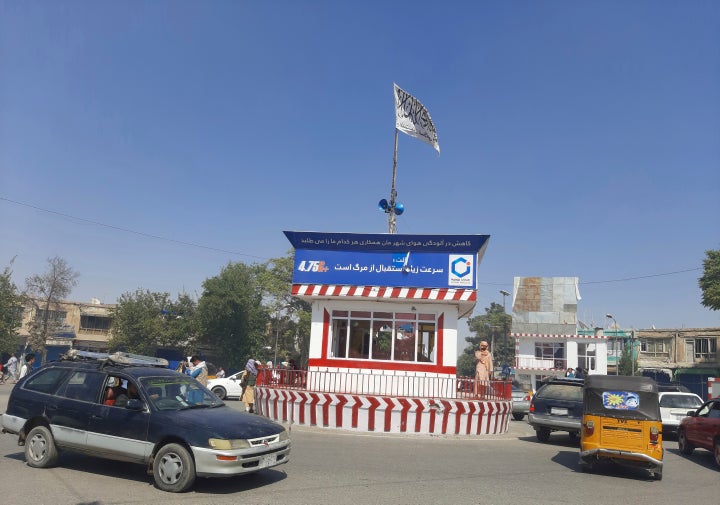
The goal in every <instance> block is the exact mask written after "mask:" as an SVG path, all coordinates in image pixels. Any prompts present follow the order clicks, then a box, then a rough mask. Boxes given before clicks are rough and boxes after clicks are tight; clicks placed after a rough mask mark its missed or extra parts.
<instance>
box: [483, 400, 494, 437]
mask: <svg viewBox="0 0 720 505" xmlns="http://www.w3.org/2000/svg"><path fill="white" fill-rule="evenodd" d="M486 405H487V407H488V424H487V427H486V428H485V433H486V434H488V433H490V421H492V419H493V413H494V412H495V410H494V409H493V404H492V402H487V403H486Z"/></svg>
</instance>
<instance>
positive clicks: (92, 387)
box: [45, 370, 105, 450]
mask: <svg viewBox="0 0 720 505" xmlns="http://www.w3.org/2000/svg"><path fill="white" fill-rule="evenodd" d="M104 380H105V374H104V373H101V372H97V371H93V370H74V371H73V372H72V373H71V374H70V375H69V377H68V379H67V381H66V382H65V383H64V384H63V385H62V386H61V387H60V388H59V389H58V391H57V394H56V395H55V396H53V397H52V399H50V400H49V401H48V403H47V405H46V407H45V413H46V415H47V418H48V420H49V421H50V428H51V430H52V433H53V437H54V438H55V441H56V442H57V444H58V445H59V446H60V447H66V448H72V449H77V450H85V444H86V443H87V429H88V424H89V422H90V416H91V415H92V410H93V405H94V404H95V403H96V402H97V401H98V398H99V397H100V390H101V387H102V385H103V384H104Z"/></svg>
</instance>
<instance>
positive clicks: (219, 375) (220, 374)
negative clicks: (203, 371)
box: [215, 366, 225, 379]
mask: <svg viewBox="0 0 720 505" xmlns="http://www.w3.org/2000/svg"><path fill="white" fill-rule="evenodd" d="M215 377H217V378H218V379H224V378H225V370H223V367H221V366H219V367H218V370H217V373H216V374H215Z"/></svg>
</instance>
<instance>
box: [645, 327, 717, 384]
mask: <svg viewBox="0 0 720 505" xmlns="http://www.w3.org/2000/svg"><path fill="white" fill-rule="evenodd" d="M719 341H720V328H681V329H654V328H653V329H648V330H635V331H634V338H633V344H632V345H633V347H634V348H635V350H636V354H637V367H638V370H640V371H641V373H642V374H643V375H648V376H651V377H654V378H655V379H656V380H657V381H658V382H670V381H674V382H680V383H682V384H684V385H685V386H687V387H688V388H689V389H691V390H692V391H693V393H695V394H697V395H699V396H701V397H703V398H707V391H708V389H707V388H708V379H709V378H710V377H720V355H718V346H719V345H718V344H719Z"/></svg>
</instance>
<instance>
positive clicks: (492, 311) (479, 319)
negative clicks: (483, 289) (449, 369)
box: [457, 302, 515, 376]
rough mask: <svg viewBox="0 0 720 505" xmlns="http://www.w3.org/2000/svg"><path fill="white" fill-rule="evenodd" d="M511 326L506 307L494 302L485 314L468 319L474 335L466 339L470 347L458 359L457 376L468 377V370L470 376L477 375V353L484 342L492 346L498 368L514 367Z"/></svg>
mask: <svg viewBox="0 0 720 505" xmlns="http://www.w3.org/2000/svg"><path fill="white" fill-rule="evenodd" d="M511 324H512V316H510V315H509V314H506V313H505V309H504V307H503V306H502V305H500V304H499V303H495V302H492V303H491V304H490V307H486V308H485V314H482V315H479V316H475V317H472V318H470V319H468V328H469V329H470V331H471V332H473V333H474V335H473V336H471V337H466V338H465V341H466V342H467V343H468V346H467V347H466V348H465V349H464V350H463V354H462V355H461V356H460V357H459V358H458V365H457V374H458V375H463V376H464V375H466V373H465V372H466V371H467V370H466V368H467V369H468V370H469V373H468V375H475V351H476V350H477V349H478V348H479V346H480V342H481V341H483V340H485V341H487V342H488V343H489V344H490V352H491V353H492V355H493V363H494V365H495V366H496V367H498V366H502V365H504V364H508V365H510V366H513V364H514V363H515V343H514V341H513V340H512V339H511V338H510V337H509V332H510V327H511ZM468 362H471V363H472V367H468V365H467V363H468ZM461 367H462V368H461ZM461 371H462V374H461Z"/></svg>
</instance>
